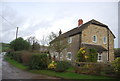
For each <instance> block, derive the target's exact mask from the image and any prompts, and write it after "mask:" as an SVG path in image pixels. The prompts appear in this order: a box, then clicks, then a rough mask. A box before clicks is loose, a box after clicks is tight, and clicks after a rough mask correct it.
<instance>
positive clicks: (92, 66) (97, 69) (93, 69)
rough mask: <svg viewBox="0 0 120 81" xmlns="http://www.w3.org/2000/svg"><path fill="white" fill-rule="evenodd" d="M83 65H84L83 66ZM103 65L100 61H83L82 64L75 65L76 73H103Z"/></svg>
mask: <svg viewBox="0 0 120 81" xmlns="http://www.w3.org/2000/svg"><path fill="white" fill-rule="evenodd" d="M81 65H82V66H81ZM101 71H102V66H101V64H98V63H81V64H80V66H79V67H78V66H76V67H75V72H76V73H85V74H96V75H97V74H101Z"/></svg>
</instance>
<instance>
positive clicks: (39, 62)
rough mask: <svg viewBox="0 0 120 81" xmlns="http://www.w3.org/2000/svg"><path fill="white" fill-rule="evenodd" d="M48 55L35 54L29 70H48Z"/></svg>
mask: <svg viewBox="0 0 120 81" xmlns="http://www.w3.org/2000/svg"><path fill="white" fill-rule="evenodd" d="M47 61H48V58H47V54H33V55H32V57H31V59H30V63H29V69H37V70H40V69H46V68H47V65H48V62H47Z"/></svg>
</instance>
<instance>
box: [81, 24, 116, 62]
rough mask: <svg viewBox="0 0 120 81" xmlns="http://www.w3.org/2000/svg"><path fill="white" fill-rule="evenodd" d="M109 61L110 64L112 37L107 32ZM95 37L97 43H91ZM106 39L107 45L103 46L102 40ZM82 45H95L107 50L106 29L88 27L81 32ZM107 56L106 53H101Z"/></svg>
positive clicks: (112, 49) (112, 56) (112, 55)
mask: <svg viewBox="0 0 120 81" xmlns="http://www.w3.org/2000/svg"><path fill="white" fill-rule="evenodd" d="M109 33H110V34H109V49H110V51H109V59H110V62H111V61H112V60H113V59H114V37H113V35H112V34H111V32H110V31H109ZM94 35H95V36H97V42H93V36H94ZM104 37H107V43H106V44H104V42H103V38H104ZM82 43H87V44H95V45H102V46H103V47H104V48H106V49H107V50H108V32H107V28H105V27H99V26H97V25H93V24H91V25H89V26H88V27H87V28H86V29H84V30H83V31H82ZM103 54H106V55H103V56H105V57H106V56H107V52H106V53H103ZM103 60H104V61H105V60H107V58H104V57H103Z"/></svg>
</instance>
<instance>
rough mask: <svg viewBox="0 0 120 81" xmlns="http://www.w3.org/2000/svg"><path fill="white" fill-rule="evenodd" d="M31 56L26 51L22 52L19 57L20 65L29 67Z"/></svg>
mask: <svg viewBox="0 0 120 81" xmlns="http://www.w3.org/2000/svg"><path fill="white" fill-rule="evenodd" d="M31 56H32V53H30V52H28V51H22V55H21V59H22V63H23V64H24V65H29V61H30V58H31Z"/></svg>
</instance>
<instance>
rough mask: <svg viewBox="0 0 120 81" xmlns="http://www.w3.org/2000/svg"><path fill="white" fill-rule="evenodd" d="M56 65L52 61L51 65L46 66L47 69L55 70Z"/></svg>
mask: <svg viewBox="0 0 120 81" xmlns="http://www.w3.org/2000/svg"><path fill="white" fill-rule="evenodd" d="M56 65H57V63H55V62H54V61H52V63H50V64H49V65H48V69H55V68H56Z"/></svg>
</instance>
